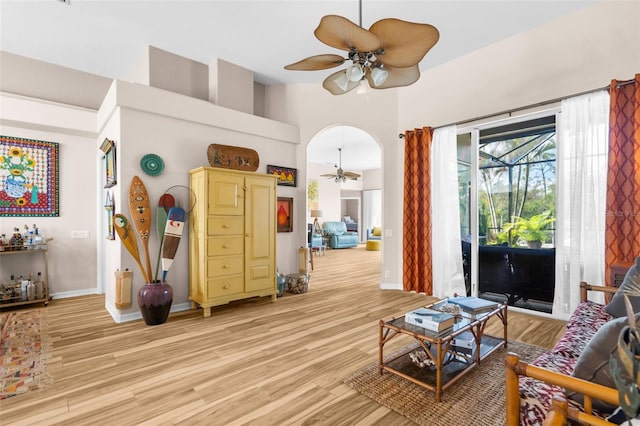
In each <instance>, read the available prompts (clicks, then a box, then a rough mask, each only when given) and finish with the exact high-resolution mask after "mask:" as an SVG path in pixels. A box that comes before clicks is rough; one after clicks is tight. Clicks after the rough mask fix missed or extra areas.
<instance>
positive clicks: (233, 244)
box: [207, 236, 244, 256]
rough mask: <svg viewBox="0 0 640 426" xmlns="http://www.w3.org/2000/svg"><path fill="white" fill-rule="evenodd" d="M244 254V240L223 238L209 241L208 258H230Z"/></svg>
mask: <svg viewBox="0 0 640 426" xmlns="http://www.w3.org/2000/svg"><path fill="white" fill-rule="evenodd" d="M242 253H244V238H243V237H240V236H237V237H236V236H231V237H226V236H221V237H211V238H208V239H207V256H229V255H234V254H242Z"/></svg>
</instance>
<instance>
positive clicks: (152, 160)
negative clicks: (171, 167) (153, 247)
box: [140, 154, 164, 176]
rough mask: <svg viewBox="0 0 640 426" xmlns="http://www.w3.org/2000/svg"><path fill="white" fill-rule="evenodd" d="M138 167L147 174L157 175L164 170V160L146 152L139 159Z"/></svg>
mask: <svg viewBox="0 0 640 426" xmlns="http://www.w3.org/2000/svg"><path fill="white" fill-rule="evenodd" d="M140 168H141V169H142V171H143V172H145V173H146V174H148V175H149V176H158V175H159V174H160V173H162V171H163V170H164V161H163V160H162V158H160V156H159V155H156V154H146V155H144V156H143V157H142V159H141V160H140Z"/></svg>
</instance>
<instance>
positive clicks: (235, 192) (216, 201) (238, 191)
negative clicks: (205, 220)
mask: <svg viewBox="0 0 640 426" xmlns="http://www.w3.org/2000/svg"><path fill="white" fill-rule="evenodd" d="M208 198H209V214H216V215H242V213H243V210H244V179H243V178H242V177H241V176H233V175H231V176H227V175H224V176H213V175H212V176H210V177H209V194H208Z"/></svg>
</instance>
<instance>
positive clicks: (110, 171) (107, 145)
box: [100, 139, 117, 188]
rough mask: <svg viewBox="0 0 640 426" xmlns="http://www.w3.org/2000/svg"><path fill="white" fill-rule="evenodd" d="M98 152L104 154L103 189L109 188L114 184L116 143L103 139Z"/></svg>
mask: <svg viewBox="0 0 640 426" xmlns="http://www.w3.org/2000/svg"><path fill="white" fill-rule="evenodd" d="M100 150H101V151H102V152H104V162H105V166H104V167H105V184H104V187H105V188H111V187H112V186H114V185H115V184H116V183H117V182H116V143H115V142H114V141H112V140H110V139H105V140H104V142H102V145H100Z"/></svg>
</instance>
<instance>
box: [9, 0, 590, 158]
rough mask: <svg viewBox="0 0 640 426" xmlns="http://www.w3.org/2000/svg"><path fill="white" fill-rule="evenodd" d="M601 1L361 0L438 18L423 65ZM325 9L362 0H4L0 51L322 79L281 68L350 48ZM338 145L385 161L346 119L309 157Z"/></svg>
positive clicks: (367, 20)
mask: <svg viewBox="0 0 640 426" xmlns="http://www.w3.org/2000/svg"><path fill="white" fill-rule="evenodd" d="M595 1H596V0H553V1H552V0H546V1H545V0H499V1H480V0H467V1H459V0H441V1H436V0H413V1H401V0H389V1H379V0H362V26H363V27H364V28H369V27H370V26H371V25H372V24H373V23H374V22H376V21H377V20H379V19H383V18H399V19H403V20H406V21H411V22H419V23H428V24H431V25H434V26H435V27H436V28H438V30H439V32H440V40H439V42H438V43H437V44H436V45H435V46H434V47H433V49H431V51H430V52H429V53H428V54H427V55H426V56H425V58H424V59H423V60H422V61H421V63H420V69H421V70H422V71H424V70H426V69H428V68H431V67H434V66H436V65H439V64H442V63H445V62H447V61H450V60H452V59H454V58H456V57H459V56H462V55H465V54H467V53H469V52H472V51H474V50H476V49H479V48H481V47H484V46H487V45H490V44H492V43H494V42H497V41H499V40H502V39H504V38H507V37H510V36H512V35H514V34H517V33H519V32H523V31H526V30H528V29H531V28H533V27H535V26H538V25H540V24H542V23H544V22H547V21H550V20H553V19H556V18H558V17H560V16H563V15H567V14H570V13H572V12H574V11H576V10H579V9H581V8H583V7H586V6H588V5H590V4H592V3H595ZM329 14H335V15H340V16H343V17H345V18H347V19H350V20H351V21H353V22H354V23H356V24H357V23H358V22H359V2H358V0H341V1H327V0H323V1H315V0H285V1H267V0H255V1H246V0H233V1H218V0H195V1H189V0H146V1H141V0H126V1H125V0H65V1H64V2H63V1H62V0H0V50H2V51H6V52H10V53H14V54H17V55H21V56H25V57H29V58H33V59H38V60H41V61H45V62H49V63H52V64H56V65H61V66H65V67H69V68H74V69H77V70H80V71H85V72H88V73H92V74H96V75H99V76H102V77H106V78H108V79H122V80H130V79H131V78H130V77H131V75H132V71H133V70H134V68H135V66H136V65H137V64H139V63H140V61H141V60H142V58H143V57H144V56H143V55H144V51H145V47H146V46H149V45H151V46H154V47H156V48H159V49H163V50H166V51H169V52H171V53H174V54H177V55H180V56H183V57H186V58H189V59H191V60H195V61H198V62H201V63H204V64H209V63H211V62H213V61H214V60H215V59H216V58H220V59H223V60H225V61H227V62H231V63H234V64H236V65H239V66H241V67H243V68H245V69H248V70H251V71H253V73H254V77H255V80H256V81H258V82H260V83H263V84H290V83H318V84H320V83H321V82H322V81H323V80H324V79H325V78H326V77H327V76H328V75H329V74H330V73H332V72H335V71H336V69H329V70H324V71H287V70H285V69H284V68H283V67H284V66H285V65H287V64H290V63H293V62H296V61H298V60H300V59H303V58H305V57H308V56H312V55H318V54H324V53H334V54H340V55H342V54H343V53H346V52H342V51H339V50H337V49H334V48H332V47H329V46H327V45H325V44H323V43H322V42H320V41H319V40H318V39H316V38H315V36H314V35H313V31H314V30H315V28H316V27H317V26H318V23H319V22H320V19H321V18H322V17H323V16H324V15H329ZM345 56H346V55H345ZM0 79H2V75H0ZM0 86H1V85H0ZM48 90H49V91H51V90H53V91H55V90H56V89H55V88H49V89H48ZM389 90H397V89H389ZM97 104H98V105H99V101H98V103H97ZM339 146H344V147H345V149H344V151H343V158H342V163H343V168H344V169H346V170H368V169H371V168H379V167H380V162H381V161H380V148H379V147H378V145H377V144H376V142H375V141H373V139H371V138H370V137H368V135H367V134H366V133H364V132H362V131H358V130H357V129H356V130H349V129H347V130H345V131H343V129H342V127H335V128H332V129H329V130H328V131H327V132H324V133H321V134H319V135H317V136H316V137H315V138H314V140H313V141H312V142H311V144H310V145H309V153H308V158H309V161H313V162H317V163H320V164H335V163H337V162H338V152H337V148H338V147H339ZM355 146H358V147H359V149H358V150H356V149H355Z"/></svg>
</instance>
